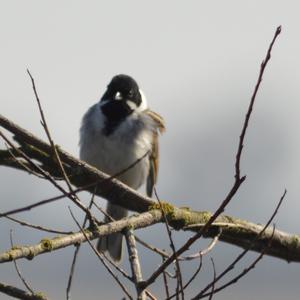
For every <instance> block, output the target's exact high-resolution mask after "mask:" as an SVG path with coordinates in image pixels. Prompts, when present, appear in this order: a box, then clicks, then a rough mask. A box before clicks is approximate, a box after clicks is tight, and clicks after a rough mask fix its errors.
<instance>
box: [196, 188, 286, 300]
mask: <svg viewBox="0 0 300 300" xmlns="http://www.w3.org/2000/svg"><path fill="white" fill-rule="evenodd" d="M285 195H286V190H285V191H284V193H283V195H282V196H281V198H280V200H279V203H278V204H277V206H276V208H275V210H274V212H273V214H272V215H271V217H270V219H269V220H268V222H267V224H266V225H265V226H264V227H263V229H262V230H261V231H260V232H259V234H258V235H257V236H256V237H255V238H254V239H253V241H252V242H251V243H250V245H249V247H247V248H246V249H245V250H244V251H242V252H241V253H240V254H239V255H238V256H237V258H236V259H235V260H234V261H233V262H232V263H231V264H230V265H229V266H228V267H227V268H226V269H225V270H224V271H223V272H222V273H221V274H220V275H218V276H217V277H216V279H215V281H216V282H217V281H219V280H220V279H221V278H223V277H224V276H225V275H226V274H227V273H228V272H229V271H231V270H232V269H234V267H235V265H236V264H237V263H238V262H239V261H240V260H241V259H242V258H243V257H244V256H245V255H246V254H247V253H248V252H249V251H250V250H251V249H252V247H253V245H254V243H255V242H256V241H258V240H259V239H260V238H261V237H262V235H263V234H264V233H265V231H266V229H267V228H268V226H269V225H270V224H271V222H272V221H273V220H274V218H275V216H276V214H277V213H278V210H279V208H280V206H281V204H282V202H283V199H284V198H285ZM271 237H272V239H271V238H270V239H269V240H273V237H274V229H273V232H272V235H271ZM267 248H269V247H265V250H264V251H266V250H267ZM211 285H212V283H210V284H208V285H207V286H206V287H205V288H204V289H203V290H202V291H201V292H200V293H198V294H197V296H196V297H194V298H193V300H196V299H201V297H202V296H203V295H204V294H205V292H207V291H208V290H209V289H210V288H211Z"/></svg>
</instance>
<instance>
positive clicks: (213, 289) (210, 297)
mask: <svg viewBox="0 0 300 300" xmlns="http://www.w3.org/2000/svg"><path fill="white" fill-rule="evenodd" d="M210 260H211V263H212V266H213V270H214V277H213V285H212V286H211V292H210V295H209V298H208V300H211V299H212V297H213V295H214V293H215V282H216V281H215V280H216V267H215V263H214V260H213V259H212V258H211V259H210Z"/></svg>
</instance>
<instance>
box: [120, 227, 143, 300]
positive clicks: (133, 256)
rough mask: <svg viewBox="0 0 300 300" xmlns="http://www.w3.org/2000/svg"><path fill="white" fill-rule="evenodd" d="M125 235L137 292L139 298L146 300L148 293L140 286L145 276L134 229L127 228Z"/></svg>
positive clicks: (139, 299)
mask: <svg viewBox="0 0 300 300" xmlns="http://www.w3.org/2000/svg"><path fill="white" fill-rule="evenodd" d="M125 237H126V244H127V250H128V256H129V262H130V266H131V272H132V278H133V281H134V284H135V288H136V292H137V299H138V300H146V293H145V291H144V289H141V288H140V283H141V282H142V281H143V276H142V270H141V265H140V260H139V256H138V251H137V248H136V242H135V238H134V234H133V230H132V229H130V228H127V229H126V230H125Z"/></svg>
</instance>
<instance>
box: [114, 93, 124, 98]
mask: <svg viewBox="0 0 300 300" xmlns="http://www.w3.org/2000/svg"><path fill="white" fill-rule="evenodd" d="M114 99H115V100H122V99H123V96H122V94H121V93H120V92H116V94H115V97H114Z"/></svg>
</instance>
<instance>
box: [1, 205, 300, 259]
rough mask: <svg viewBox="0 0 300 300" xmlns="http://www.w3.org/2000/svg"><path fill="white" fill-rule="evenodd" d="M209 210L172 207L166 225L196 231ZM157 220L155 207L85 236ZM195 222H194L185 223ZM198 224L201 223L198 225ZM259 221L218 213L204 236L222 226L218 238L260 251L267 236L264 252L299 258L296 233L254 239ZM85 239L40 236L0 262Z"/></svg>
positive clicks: (4, 255) (269, 233) (79, 235)
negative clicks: (37, 239) (198, 210)
mask: <svg viewBox="0 0 300 300" xmlns="http://www.w3.org/2000/svg"><path fill="white" fill-rule="evenodd" d="M209 216H210V213H208V212H196V211H190V210H186V209H178V208H174V210H173V211H172V213H171V216H170V221H169V223H170V225H172V226H173V227H175V228H177V229H181V228H186V229H187V230H191V231H195V232H197V231H198V230H199V228H200V227H202V226H204V224H206V221H207V219H208V218H209ZM159 222H163V216H162V213H161V211H160V210H159V209H156V210H151V211H149V212H146V213H142V214H140V215H138V216H135V215H133V216H131V217H128V218H124V219H122V220H118V221H114V222H112V223H108V224H105V225H101V226H98V227H97V231H93V232H92V231H89V230H86V231H85V233H86V235H87V237H88V238H89V240H93V239H96V238H98V237H99V236H102V235H108V234H111V233H115V232H120V231H122V230H123V229H124V228H127V227H129V228H134V229H139V228H144V227H147V226H150V225H153V224H156V223H159ZM192 224H196V225H195V226H188V227H186V226H187V225H192ZM201 224H202V225H201ZM263 228H264V226H263V225H258V224H254V223H251V222H247V221H244V220H241V219H237V218H233V217H228V216H219V217H218V218H217V220H216V221H215V222H214V223H213V225H212V226H211V227H210V229H209V230H208V231H207V233H206V234H205V237H207V238H208V237H214V236H215V235H216V233H217V232H219V230H220V229H222V232H221V235H220V237H219V240H221V241H224V242H227V243H230V244H232V245H235V246H238V247H241V248H243V249H249V248H250V249H251V250H253V251H257V252H261V251H262V250H263V249H266V246H267V245H269V244H268V243H269V241H270V238H271V237H272V243H271V244H270V245H269V246H268V247H267V249H266V250H265V251H266V252H265V255H270V256H274V257H277V258H280V259H283V260H286V261H288V262H300V236H298V235H291V234H288V233H285V232H282V231H279V230H275V231H274V234H273V236H272V232H273V229H272V228H270V227H269V228H267V229H266V230H265V232H264V233H263V234H262V235H261V236H260V238H259V239H257V240H256V238H257V236H258V235H259V234H260V232H261V231H262V230H263ZM83 242H86V238H85V237H84V235H83V234H82V233H81V232H76V233H73V234H70V235H67V236H59V237H55V238H51V239H43V240H42V241H41V242H40V243H38V244H36V245H32V246H19V247H14V248H13V249H10V250H8V251H6V252H3V253H1V254H0V263H4V262H9V261H12V260H13V259H19V258H28V259H32V258H34V256H37V255H40V254H43V253H46V252H50V251H54V250H58V249H61V248H64V247H67V246H70V245H76V244H78V243H83Z"/></svg>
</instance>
